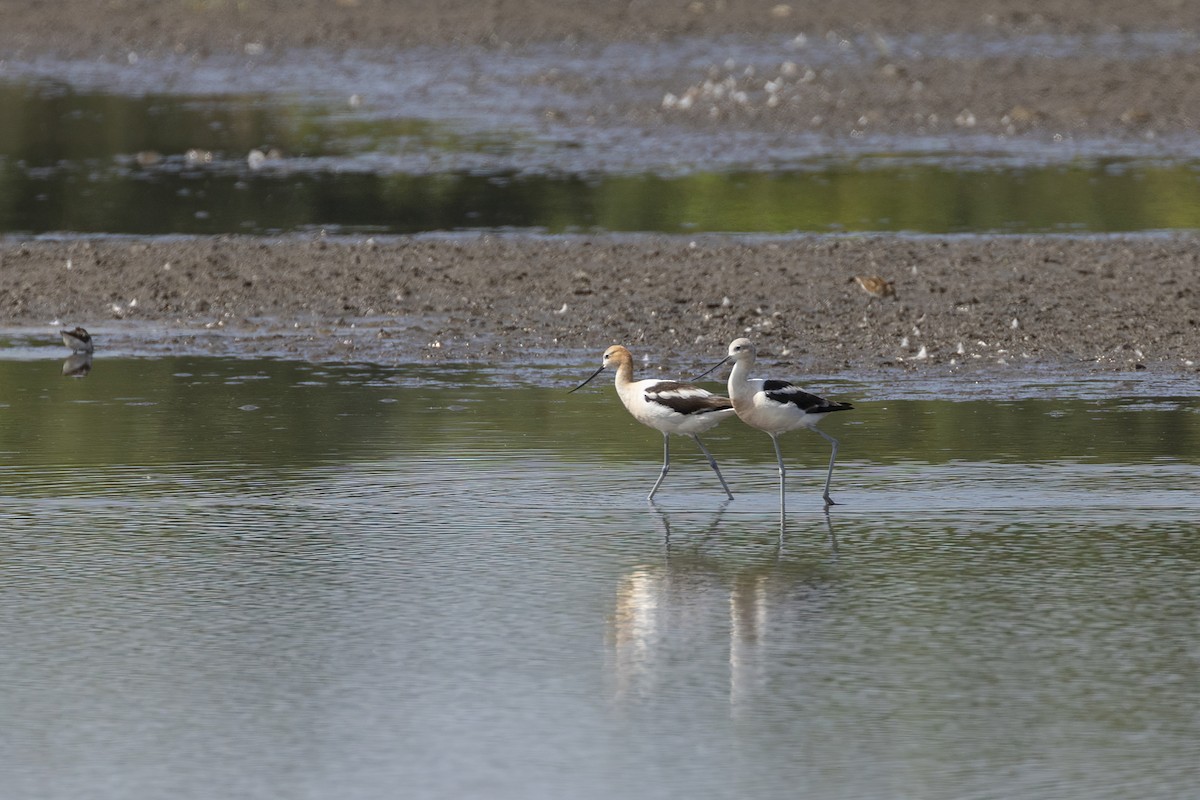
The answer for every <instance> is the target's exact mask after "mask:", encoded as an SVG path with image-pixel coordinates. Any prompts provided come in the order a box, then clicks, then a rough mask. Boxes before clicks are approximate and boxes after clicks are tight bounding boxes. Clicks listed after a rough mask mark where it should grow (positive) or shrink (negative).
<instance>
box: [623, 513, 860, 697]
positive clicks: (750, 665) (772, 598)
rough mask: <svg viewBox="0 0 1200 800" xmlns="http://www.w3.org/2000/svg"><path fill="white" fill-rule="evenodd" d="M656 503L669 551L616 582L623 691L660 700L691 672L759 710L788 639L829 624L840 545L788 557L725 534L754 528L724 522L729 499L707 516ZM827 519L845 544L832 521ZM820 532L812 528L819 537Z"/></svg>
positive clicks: (692, 680) (710, 689) (697, 684)
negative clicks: (682, 671)
mask: <svg viewBox="0 0 1200 800" xmlns="http://www.w3.org/2000/svg"><path fill="white" fill-rule="evenodd" d="M651 507H652V508H653V509H654V511H655V513H656V514H657V515H658V517H659V519H660V521H661V523H662V526H663V530H664V533H665V539H664V553H663V558H662V560H661V561H660V562H658V563H655V562H653V561H649V562H644V563H641V564H638V565H636V566H631V567H630V568H628V569H627V570H625V571H624V573H623V574H622V575H621V576H620V577H619V579H618V581H617V585H616V591H615V597H614V605H613V611H612V614H611V616H610V618H609V627H608V634H607V637H606V638H607V641H608V648H607V652H608V659H607V661H608V664H607V671H608V672H609V674H610V678H611V681H612V683H611V685H612V691H613V695H614V698H615V699H617V700H618V701H621V700H630V699H636V700H638V701H639V702H642V701H651V702H652V700H653V698H656V697H659V696H663V697H666V696H668V695H670V693H671V691H672V690H669V689H668V687H671V686H673V685H675V683H674V682H677V681H681V680H683V681H685V682H687V683H689V685H691V686H692V687H693V688H694V689H696V690H698V691H701V693H705V692H707V693H714V692H715V693H717V694H718V696H720V697H722V698H727V699H728V702H729V704H730V706H729V707H730V713H731V714H732V715H734V716H740V715H742V714H746V713H754V709H755V708H756V705H757V704H758V703H760V702H762V700H763V697H764V696H765V695H766V694H767V692H766V691H765V689H764V687H765V686H767V685H768V684H769V678H770V676H771V675H772V674H774V673H775V672H776V670H777V669H778V668H779V664H778V663H776V660H777V659H778V658H779V655H780V653H781V652H788V651H789V647H791V645H786V644H785V645H784V646H782V649H781V643H789V642H790V643H795V642H803V641H805V636H806V635H807V633H808V632H809V628H810V626H812V627H813V628H816V629H820V628H821V627H822V626H823V625H824V624H825V623H824V618H825V611H826V609H827V608H828V605H829V603H830V602H831V599H832V598H834V597H835V596H836V592H837V582H836V572H835V569H836V567H835V566H834V563H833V562H834V561H836V553H834V554H832V555H831V554H825V555H816V556H815V557H813V553H812V552H811V551H810V552H809V553H808V555H807V556H800V555H799V554H798V555H797V557H794V558H789V559H788V560H786V561H785V560H783V559H781V558H780V555H779V551H776V553H774V554H771V553H770V552H769V551H768V552H766V553H759V554H758V555H755V554H754V549H755V548H754V547H753V545H749V548H748V549H747V547H746V546H744V545H745V542H744V541H743V543H742V544H736V543H734V544H732V545H731V543H730V542H729V541H726V538H727V537H734V536H736V537H737V538H739V539H742V540H744V539H745V536H746V531H745V526H744V525H742V524H737V525H736V527H737V528H738V529H739V530H737V531H736V532H735V531H730V530H729V528H730V527H731V526H730V525H728V524H725V525H722V524H721V523H722V516H723V514H724V512H725V509H724V507H722V508H721V509H719V510H718V511H717V512H716V513H715V514H714V515H713V516H712V518H711V519H708V518H706V519H704V520H703V521H698V519H697V515H696V514H695V513H694V512H691V513H682V512H681V513H677V514H672V513H669V512H667V511H664V510H663V509H662V508H661V507H660V506H659V505H658V504H656V503H652V504H651ZM706 516H707V515H706ZM806 516H807V515H806ZM822 517H823V518H824V525H823V526H821V527H823V528H824V529H825V531H826V532H827V533H828V535H829V537H830V541H831V542H836V539H835V538H834V534H833V526H832V521H831V520H830V518H829V517H828V516H827V515H824V514H823V515H822ZM793 524H794V521H793ZM681 529H685V530H681ZM818 529H819V528H818ZM814 532H815V530H814V529H812V528H811V527H810V530H809V531H808V532H807V533H806V536H808V537H810V538H809V541H810V542H811V540H812V536H813V533H814ZM731 547H732V549H730V548H731ZM772 556H774V557H772ZM681 664H686V665H689V666H688V667H687V668H686V671H687V672H688V673H689V674H688V675H686V676H681V674H680V665H681ZM705 686H707V689H704V688H702V687H705Z"/></svg>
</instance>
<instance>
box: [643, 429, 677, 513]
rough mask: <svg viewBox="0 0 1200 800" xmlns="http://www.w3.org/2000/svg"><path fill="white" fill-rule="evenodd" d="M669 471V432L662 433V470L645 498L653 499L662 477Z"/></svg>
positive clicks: (660, 484)
mask: <svg viewBox="0 0 1200 800" xmlns="http://www.w3.org/2000/svg"><path fill="white" fill-rule="evenodd" d="M670 471H671V437H670V435H669V434H666V433H664V434H663V465H662V472H660V473H659V474H658V480H656V481H655V482H654V488H653V489H651V490H650V496H649V497H647V498H646V499H647V500H653V499H654V493H655V492H657V491H658V487H659V486H662V482H663V478H665V477H667V473H668V472H670Z"/></svg>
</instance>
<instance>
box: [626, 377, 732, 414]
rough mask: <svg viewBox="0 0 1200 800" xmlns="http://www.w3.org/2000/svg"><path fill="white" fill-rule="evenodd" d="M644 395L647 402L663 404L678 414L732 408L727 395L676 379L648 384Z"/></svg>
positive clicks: (703, 412)
mask: <svg viewBox="0 0 1200 800" xmlns="http://www.w3.org/2000/svg"><path fill="white" fill-rule="evenodd" d="M645 397H646V402H647V403H658V404H659V405H664V406H666V407H667V408H669V409H671V410H672V411H674V412H676V413H678V414H708V413H711V412H713V411H724V410H725V409H728V408H733V403H731V402H730V400H729V398H728V397H721V396H720V395H717V394H713V393H712V392H709V391H707V390H705V389H701V388H700V387H699V386H692V385H690V384H687V383H679V382H677V381H663V382H662V383H656V384H654V385H653V386H649V387H647V388H646V392H645Z"/></svg>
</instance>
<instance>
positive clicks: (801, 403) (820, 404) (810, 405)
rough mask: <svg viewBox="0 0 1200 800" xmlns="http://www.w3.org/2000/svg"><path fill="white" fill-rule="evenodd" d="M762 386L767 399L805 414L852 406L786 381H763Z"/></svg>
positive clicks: (821, 412)
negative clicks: (793, 407) (812, 392)
mask: <svg viewBox="0 0 1200 800" xmlns="http://www.w3.org/2000/svg"><path fill="white" fill-rule="evenodd" d="M762 388H763V394H765V395H766V396H767V399H768V400H770V401H772V402H774V403H779V404H780V405H794V406H796V407H797V408H799V409H800V410H801V411H803V412H804V413H805V414H827V413H829V412H830V411H848V410H850V409H852V408H854V406H852V405H850V404H849V403H839V402H836V401H834V400H826V399H825V398H824V397H819V396H817V395H815V394H811V393H809V392H806V391H804V390H803V389H801V388H800V387H799V386H797V385H796V384H794V383H789V382H787V381H763V386H762Z"/></svg>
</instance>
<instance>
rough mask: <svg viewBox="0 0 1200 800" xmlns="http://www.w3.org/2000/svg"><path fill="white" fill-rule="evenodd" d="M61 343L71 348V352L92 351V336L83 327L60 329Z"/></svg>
mask: <svg viewBox="0 0 1200 800" xmlns="http://www.w3.org/2000/svg"><path fill="white" fill-rule="evenodd" d="M61 333H62V340H63V344H65V345H66V346H67V347H69V348H71V352H73V353H90V352H92V337H91V336H90V335H89V334H88V332H87V331H85V330H84V329H83V328H75V329H73V330H69V331H61Z"/></svg>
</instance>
